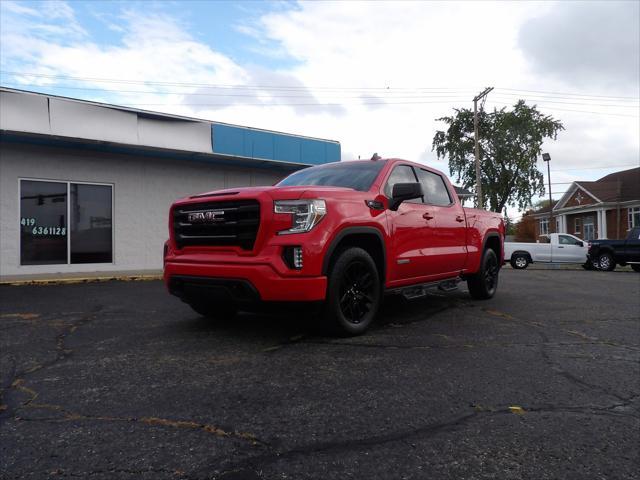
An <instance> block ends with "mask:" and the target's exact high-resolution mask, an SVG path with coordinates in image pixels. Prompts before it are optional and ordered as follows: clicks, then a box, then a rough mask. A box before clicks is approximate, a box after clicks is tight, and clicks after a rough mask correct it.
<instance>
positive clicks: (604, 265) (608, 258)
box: [598, 252, 616, 272]
mask: <svg viewBox="0 0 640 480" xmlns="http://www.w3.org/2000/svg"><path fill="white" fill-rule="evenodd" d="M598 266H599V268H600V270H604V271H605V272H611V271H613V270H615V269H616V261H615V260H614V259H613V255H611V254H610V253H609V252H604V253H602V254H601V255H600V256H599V257H598Z"/></svg>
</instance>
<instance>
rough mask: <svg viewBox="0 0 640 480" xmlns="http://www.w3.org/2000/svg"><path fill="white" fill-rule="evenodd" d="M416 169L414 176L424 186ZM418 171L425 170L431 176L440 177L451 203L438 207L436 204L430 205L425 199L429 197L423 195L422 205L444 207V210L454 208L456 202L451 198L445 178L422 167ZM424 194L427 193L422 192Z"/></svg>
mask: <svg viewBox="0 0 640 480" xmlns="http://www.w3.org/2000/svg"><path fill="white" fill-rule="evenodd" d="M415 170H416V169H415V168H414V171H413V174H414V175H415V176H416V178H417V179H418V183H419V184H420V185H422V182H421V181H420V178H419V177H418V174H417V172H416V171H415ZM418 170H423V171H425V172H427V173H430V174H431V175H435V176H436V177H438V178H439V179H440V181H441V182H442V186H443V187H444V191H445V192H447V196H448V197H449V203H448V204H446V205H438V204H436V203H429V202H426V201H425V197H426V196H427V195H423V196H422V203H423V204H424V205H431V206H433V207H442V208H449V207H451V206H453V205H454V204H455V203H456V202H455V200H454V199H453V197H452V196H451V192H450V191H449V187H448V186H447V182H445V181H444V178H443V177H442V175H440V174H439V173H436V172H432V171H431V170H429V169H427V168H422V167H418ZM422 193H426V192H422Z"/></svg>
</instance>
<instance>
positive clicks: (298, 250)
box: [293, 247, 302, 270]
mask: <svg viewBox="0 0 640 480" xmlns="http://www.w3.org/2000/svg"><path fill="white" fill-rule="evenodd" d="M293 266H294V267H295V268H297V269H298V270H300V269H302V247H293Z"/></svg>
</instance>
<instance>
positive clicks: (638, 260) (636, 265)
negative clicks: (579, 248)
mask: <svg viewBox="0 0 640 480" xmlns="http://www.w3.org/2000/svg"><path fill="white" fill-rule="evenodd" d="M505 247H506V244H505ZM588 258H589V261H590V262H592V263H593V265H596V266H597V267H598V268H599V269H600V270H606V271H608V272H610V271H612V270H615V268H616V265H620V266H622V267H624V266H625V265H627V264H628V265H630V266H631V268H632V269H633V270H634V271H636V272H640V227H635V228H632V229H631V230H629V234H628V235H627V238H626V240H592V241H591V242H590V243H589V252H588Z"/></svg>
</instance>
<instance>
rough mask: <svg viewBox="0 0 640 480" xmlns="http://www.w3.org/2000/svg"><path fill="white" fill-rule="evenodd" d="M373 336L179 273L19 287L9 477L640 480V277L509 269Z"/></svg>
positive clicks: (9, 385) (0, 380)
mask: <svg viewBox="0 0 640 480" xmlns="http://www.w3.org/2000/svg"><path fill="white" fill-rule="evenodd" d="M500 281H501V284H500V287H499V291H498V294H497V296H496V297H495V298H494V299H492V300H489V301H485V302H480V301H473V300H471V299H470V297H469V296H468V294H467V292H466V288H464V287H461V289H460V290H459V291H457V292H451V293H446V294H445V293H434V294H432V295H429V296H428V297H426V298H423V299H420V300H416V301H412V302H405V301H403V300H401V299H393V298H392V299H389V301H387V302H386V303H385V305H384V307H383V311H382V313H381V315H380V318H379V321H378V323H377V324H376V326H375V327H374V328H373V329H372V331H371V332H370V333H369V334H367V335H365V336H362V337H356V338H350V339H344V338H341V339H336V338H330V337H325V336H322V334H321V333H319V332H318V331H317V329H316V328H314V326H313V325H311V324H310V323H309V321H308V320H307V319H305V318H304V317H305V315H304V314H299V313H298V314H293V313H292V314H290V315H286V316H285V315H249V314H242V315H240V316H239V317H238V318H237V319H235V320H228V321H221V322H210V321H207V320H206V319H203V318H202V317H200V316H199V315H197V314H196V313H194V312H192V311H191V309H190V308H189V307H188V306H187V305H185V304H183V303H181V302H180V301H179V300H178V299H176V298H173V297H171V296H169V295H168V294H167V293H166V292H165V291H164V287H163V285H162V284H161V283H160V282H157V281H147V282H117V281H112V282H105V283H88V284H75V285H48V286H21V287H15V286H2V287H0V332H1V337H0V388H1V389H2V390H1V395H2V397H1V400H0V477H1V478H15V479H17V478H20V479H22V478H26V479H31V478H33V479H35V478H92V479H114V478H116V479H119V478H122V479H132V478H143V479H144V478H149V479H151V478H153V479H161V478H168V479H180V478H185V479H226V480H230V479H236V480H237V479H271V478H278V479H286V478H290V479H301V478H310V479H311V478H312V479H333V478H335V479H344V478H366V479H396V478H397V479H400V478H403V479H405V478H406V479H412V478H415V479H422V478H429V479H449V478H473V479H489V478H500V479H557V478H566V479H573V478H575V479H580V480H582V479H589V478H594V479H596V478H597V479H601V478H615V479H633V478H635V479H637V478H638V471H640V453H639V452H640V449H638V445H640V275H638V274H637V273H634V272H586V271H577V270H526V271H515V270H511V269H510V268H509V267H506V268H505V269H503V271H502V273H501V280H500Z"/></svg>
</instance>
